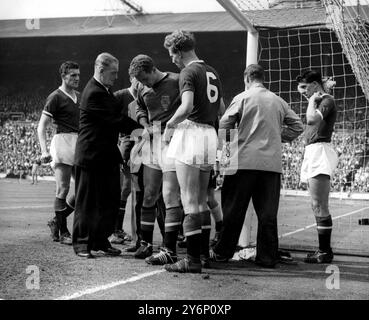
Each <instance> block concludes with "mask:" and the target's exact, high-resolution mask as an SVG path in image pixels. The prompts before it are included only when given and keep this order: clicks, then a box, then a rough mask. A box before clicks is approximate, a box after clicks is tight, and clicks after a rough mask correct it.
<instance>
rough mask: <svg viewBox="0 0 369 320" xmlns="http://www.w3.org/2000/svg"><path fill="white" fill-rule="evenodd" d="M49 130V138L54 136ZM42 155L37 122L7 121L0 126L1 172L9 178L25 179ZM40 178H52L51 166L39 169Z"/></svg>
mask: <svg viewBox="0 0 369 320" xmlns="http://www.w3.org/2000/svg"><path fill="white" fill-rule="evenodd" d="M52 130H53V129H52V128H50V129H49V132H48V138H49V142H50V137H51V136H52ZM40 155H41V150H40V147H39V143H38V139H37V122H35V121H31V122H29V123H28V122H26V121H22V122H18V121H6V122H5V123H4V124H3V125H2V126H0V172H1V173H5V174H6V175H7V177H19V176H22V177H25V176H26V175H28V174H30V173H31V170H32V164H33V162H35V161H36V160H37V159H39V157H40ZM39 175H40V176H52V175H53V171H52V169H51V168H50V166H49V165H43V166H41V167H40V169H39Z"/></svg>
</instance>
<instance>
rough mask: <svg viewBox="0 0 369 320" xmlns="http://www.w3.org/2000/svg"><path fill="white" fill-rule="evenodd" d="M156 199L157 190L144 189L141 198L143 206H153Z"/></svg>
mask: <svg viewBox="0 0 369 320" xmlns="http://www.w3.org/2000/svg"><path fill="white" fill-rule="evenodd" d="M157 199H158V194H157V192H155V191H153V190H150V189H145V194H144V199H143V203H144V206H145V207H152V206H154V205H155V203H156V201H157Z"/></svg>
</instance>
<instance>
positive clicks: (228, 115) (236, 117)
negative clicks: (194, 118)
mask: <svg viewBox="0 0 369 320" xmlns="http://www.w3.org/2000/svg"><path fill="white" fill-rule="evenodd" d="M242 110H243V99H242V100H235V99H233V100H232V102H231V104H230V105H229V108H228V109H227V110H226V111H225V113H224V114H223V116H222V118H221V119H220V121H219V129H233V128H234V127H235V125H236V123H239V121H240V119H241V116H242Z"/></svg>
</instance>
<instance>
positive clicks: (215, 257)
mask: <svg viewBox="0 0 369 320" xmlns="http://www.w3.org/2000/svg"><path fill="white" fill-rule="evenodd" d="M209 260H210V261H214V262H228V260H229V258H227V257H224V256H221V255H220V254H217V253H215V252H214V251H213V250H211V249H210V251H209Z"/></svg>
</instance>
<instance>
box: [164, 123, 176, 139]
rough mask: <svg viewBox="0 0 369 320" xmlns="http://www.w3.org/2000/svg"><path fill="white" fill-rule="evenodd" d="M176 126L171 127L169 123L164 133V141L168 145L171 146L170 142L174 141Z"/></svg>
mask: <svg viewBox="0 0 369 320" xmlns="http://www.w3.org/2000/svg"><path fill="white" fill-rule="evenodd" d="M174 129H175V126H174V125H171V124H170V123H169V122H168V123H167V125H166V127H165V130H164V133H163V141H164V143H166V144H169V142H170V140H171V139H172V136H173V133H174Z"/></svg>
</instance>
